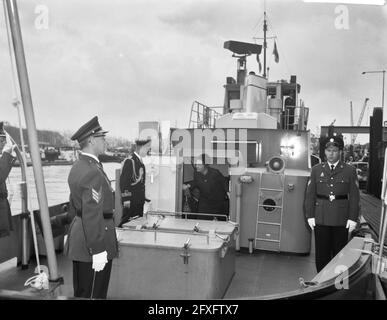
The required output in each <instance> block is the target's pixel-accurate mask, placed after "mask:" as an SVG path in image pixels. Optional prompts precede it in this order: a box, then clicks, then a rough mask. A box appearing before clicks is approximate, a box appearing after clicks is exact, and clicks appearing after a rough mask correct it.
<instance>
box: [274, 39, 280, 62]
mask: <svg viewBox="0 0 387 320" xmlns="http://www.w3.org/2000/svg"><path fill="white" fill-rule="evenodd" d="M273 54H274V61H275V62H276V63H278V62H279V54H278V50H277V43H276V42H275V40H274V49H273Z"/></svg>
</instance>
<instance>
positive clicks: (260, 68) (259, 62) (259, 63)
mask: <svg viewBox="0 0 387 320" xmlns="http://www.w3.org/2000/svg"><path fill="white" fill-rule="evenodd" d="M257 62H258V69H259V73H261V71H262V65H261V60H259V53H257Z"/></svg>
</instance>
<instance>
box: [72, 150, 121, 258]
mask: <svg viewBox="0 0 387 320" xmlns="http://www.w3.org/2000/svg"><path fill="white" fill-rule="evenodd" d="M68 184H69V187H70V193H71V194H70V199H71V200H70V205H72V206H73V208H71V209H70V210H74V211H75V212H78V213H81V217H79V215H77V216H75V218H74V220H73V221H72V223H71V225H70V228H69V232H68V240H67V243H66V248H65V252H66V253H67V255H68V256H69V258H70V259H71V260H74V261H82V262H91V261H92V255H94V254H97V253H101V252H103V251H107V257H108V259H113V258H114V257H116V256H117V252H118V244H117V237H116V232H115V223H114V219H105V218H104V216H103V213H104V212H105V213H113V208H114V196H113V190H112V188H111V186H110V181H109V179H108V177H107V176H106V174H105V172H104V171H103V169H102V166H101V165H100V164H99V163H98V162H97V161H96V160H95V159H94V158H91V157H89V156H87V155H83V154H81V155H80V156H79V160H78V161H76V162H75V163H74V165H73V167H72V168H71V170H70V174H69V177H68Z"/></svg>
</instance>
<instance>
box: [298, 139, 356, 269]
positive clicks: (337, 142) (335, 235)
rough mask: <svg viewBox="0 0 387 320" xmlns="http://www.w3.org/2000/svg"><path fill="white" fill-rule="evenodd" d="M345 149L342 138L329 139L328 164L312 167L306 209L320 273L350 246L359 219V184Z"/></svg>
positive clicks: (326, 154)
mask: <svg viewBox="0 0 387 320" xmlns="http://www.w3.org/2000/svg"><path fill="white" fill-rule="evenodd" d="M343 147H344V143H343V140H342V139H341V138H340V137H338V136H333V137H329V138H327V140H326V142H325V156H326V158H327V161H326V162H323V163H320V164H317V165H315V166H314V167H313V168H312V172H311V176H310V181H309V182H308V187H307V193H306V198H305V209H306V217H307V219H308V224H309V226H310V228H311V229H312V230H314V235H315V251H316V252H315V254H316V268H317V272H320V271H321V270H322V269H323V268H324V267H325V266H326V265H327V264H328V262H329V261H330V260H331V259H332V258H333V257H334V256H335V255H336V254H337V253H339V252H340V250H341V249H342V248H343V247H344V246H345V245H346V244H347V242H348V233H351V232H352V231H353V229H354V228H355V227H356V222H357V220H358V217H359V200H360V196H359V183H358V180H357V175H356V170H355V168H354V167H352V166H350V165H348V164H345V163H344V162H342V161H341V160H340V159H341V152H342V150H343Z"/></svg>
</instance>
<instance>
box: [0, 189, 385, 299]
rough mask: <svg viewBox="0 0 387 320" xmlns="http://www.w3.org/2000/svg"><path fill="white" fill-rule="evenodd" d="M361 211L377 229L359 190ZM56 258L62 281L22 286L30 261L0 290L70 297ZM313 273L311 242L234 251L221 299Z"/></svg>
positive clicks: (4, 279)
mask: <svg viewBox="0 0 387 320" xmlns="http://www.w3.org/2000/svg"><path fill="white" fill-rule="evenodd" d="M361 213H362V215H363V216H364V218H365V219H366V220H367V221H368V222H369V223H370V224H371V226H372V227H373V228H374V229H375V230H378V223H379V220H380V200H379V199H376V198H374V197H372V196H370V195H367V194H364V193H361ZM312 242H314V241H313V239H312ZM57 259H58V268H59V274H60V275H61V276H62V277H63V280H64V283H63V284H62V285H58V284H55V283H51V284H50V290H45V292H41V293H38V292H36V291H35V289H32V288H25V287H24V282H25V281H26V280H27V279H28V278H29V277H31V276H33V275H34V273H33V271H34V265H35V264H34V262H33V261H31V263H30V267H29V268H28V269H27V270H21V268H19V267H18V268H13V269H10V270H7V271H3V272H0V292H1V290H10V291H19V292H22V293H23V294H26V295H30V296H31V297H36V298H39V297H40V298H52V297H58V296H67V297H72V296H73V289H72V263H71V261H69V260H68V259H67V258H66V257H64V256H63V255H62V254H58V255H57ZM46 263H47V262H46V259H45V257H41V264H43V265H44V264H46ZM129 272H130V271H129ZM315 275H316V269H315V264H314V250H313V245H312V252H311V254H310V255H308V256H298V255H294V254H284V253H273V252H265V251H258V250H257V251H255V252H254V253H253V254H249V253H244V252H241V253H237V254H236V268H235V275H234V277H233V279H232V281H231V283H230V286H229V288H228V289H227V291H226V294H225V296H224V299H238V298H242V299H243V298H244V297H246V298H247V297H257V296H263V295H271V294H276V293H284V292H286V291H292V290H296V289H298V288H299V278H300V277H302V278H304V279H305V280H306V281H310V280H311V279H312V278H313V277H314V276H315Z"/></svg>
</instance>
